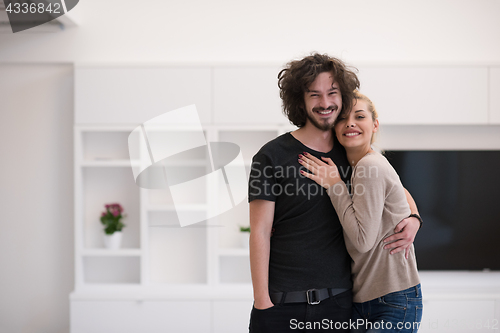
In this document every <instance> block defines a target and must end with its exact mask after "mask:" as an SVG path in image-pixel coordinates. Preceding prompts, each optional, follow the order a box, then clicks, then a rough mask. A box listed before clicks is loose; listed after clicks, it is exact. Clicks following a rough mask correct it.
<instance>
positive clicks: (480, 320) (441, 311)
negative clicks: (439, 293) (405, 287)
mask: <svg viewBox="0 0 500 333" xmlns="http://www.w3.org/2000/svg"><path fill="white" fill-rule="evenodd" d="M495 327H496V328H497V329H498V327H499V325H498V319H495V301H494V300H491V301H476V300H453V301H448V300H430V301H425V294H424V311H423V317H422V323H421V326H420V329H419V330H418V332H419V333H426V332H428V333H430V332H440V333H447V332H450V333H455V332H491V330H492V329H493V328H495Z"/></svg>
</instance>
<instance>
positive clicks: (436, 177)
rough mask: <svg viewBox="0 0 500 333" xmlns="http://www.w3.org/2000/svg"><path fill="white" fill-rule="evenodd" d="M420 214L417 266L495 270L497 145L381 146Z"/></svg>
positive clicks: (499, 238)
mask: <svg viewBox="0 0 500 333" xmlns="http://www.w3.org/2000/svg"><path fill="white" fill-rule="evenodd" d="M385 156H386V157H387V159H388V160H389V162H390V163H391V164H392V166H393V167H394V169H396V171H397V172H398V174H399V176H400V178H401V181H402V183H403V185H404V186H405V187H406V188H407V189H408V191H409V192H410V193H411V195H412V196H413V198H414V199H415V201H416V202H417V206H418V209H419V213H420V215H421V216H422V218H423V220H424V225H423V227H422V229H421V230H420V231H419V233H418V234H417V238H416V240H415V243H414V244H415V251H416V255H417V263H418V268H419V270H496V271H498V270H500V151H386V152H385Z"/></svg>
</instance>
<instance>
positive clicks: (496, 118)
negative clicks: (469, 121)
mask: <svg viewBox="0 0 500 333" xmlns="http://www.w3.org/2000/svg"><path fill="white" fill-rule="evenodd" d="M489 95H490V114H489V115H490V124H495V125H500V67H493V68H490V94H489Z"/></svg>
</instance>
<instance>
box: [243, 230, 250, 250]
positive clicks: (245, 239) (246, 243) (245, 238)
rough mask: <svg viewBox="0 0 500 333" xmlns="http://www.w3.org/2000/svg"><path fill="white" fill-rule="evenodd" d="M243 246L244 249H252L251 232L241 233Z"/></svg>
mask: <svg viewBox="0 0 500 333" xmlns="http://www.w3.org/2000/svg"><path fill="white" fill-rule="evenodd" d="M241 246H242V247H243V248H244V249H248V248H249V247H250V233H249V232H241Z"/></svg>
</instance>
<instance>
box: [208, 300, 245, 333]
mask: <svg viewBox="0 0 500 333" xmlns="http://www.w3.org/2000/svg"><path fill="white" fill-rule="evenodd" d="M252 302H253V301H252V300H251V299H249V300H243V301H214V302H213V316H214V317H213V321H214V330H213V332H214V333H245V332H248V324H249V323H250V311H251V310H252Z"/></svg>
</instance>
